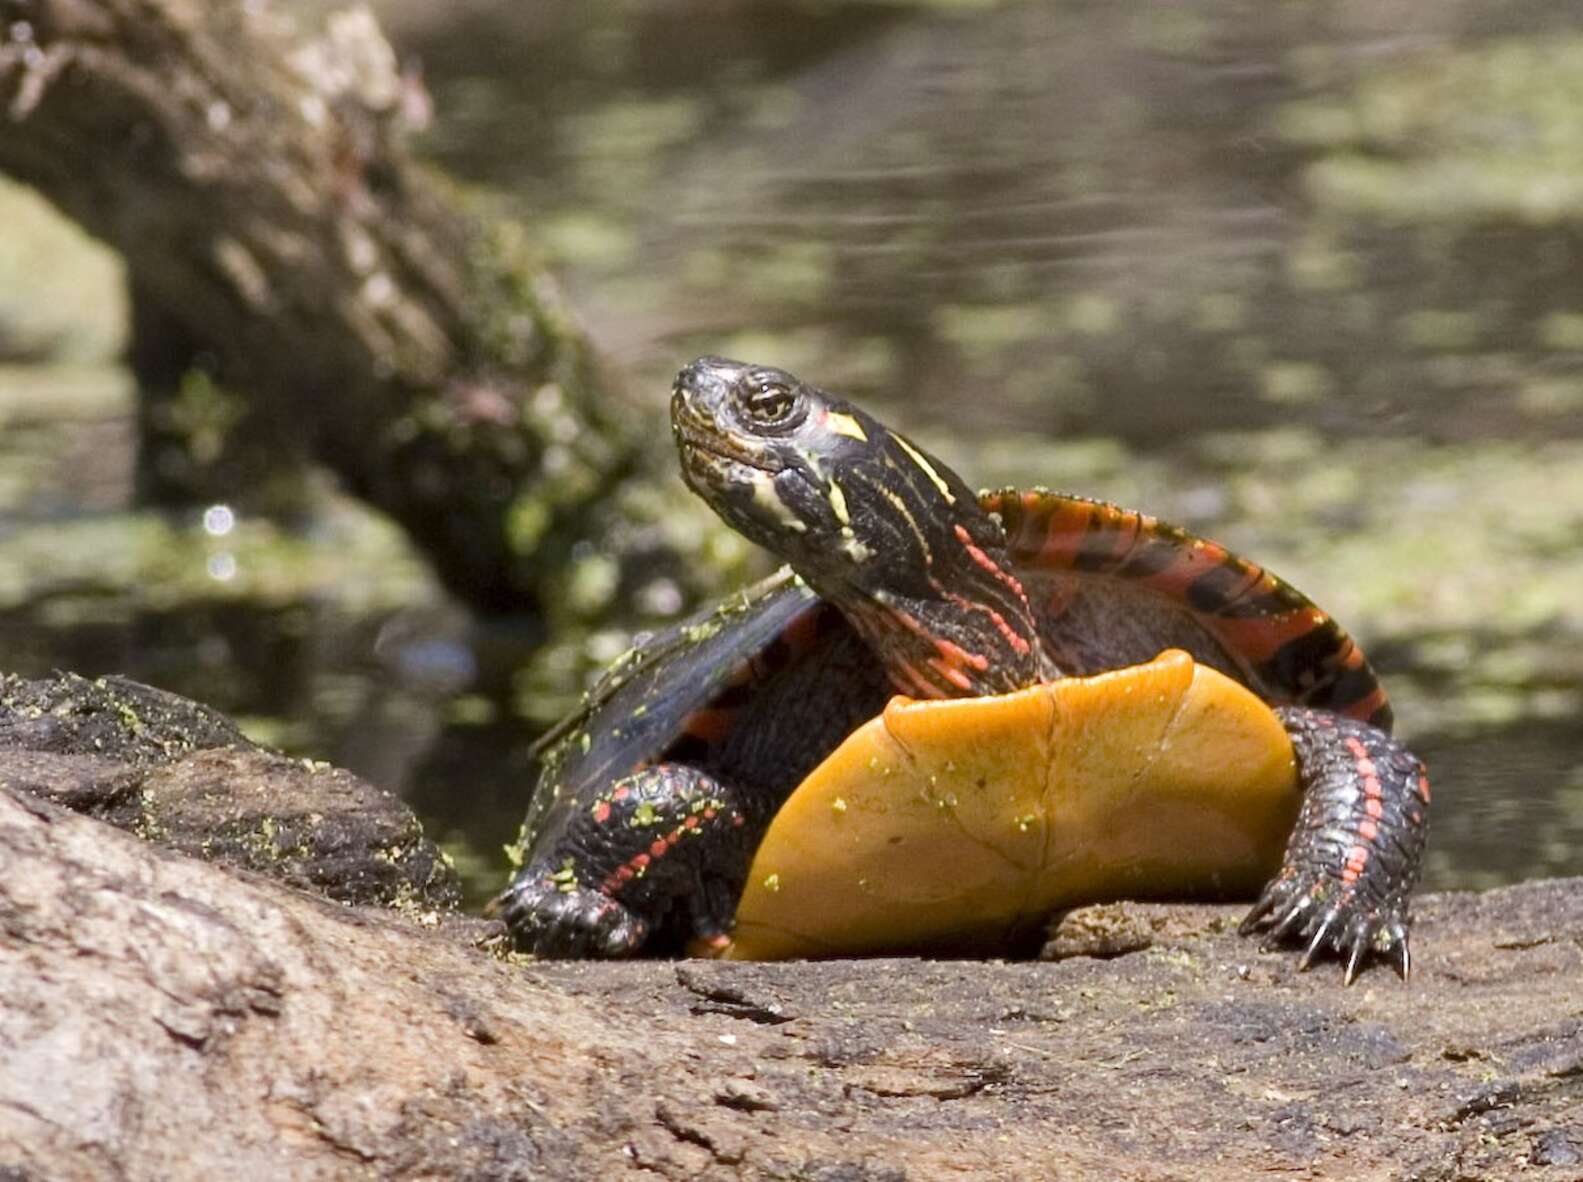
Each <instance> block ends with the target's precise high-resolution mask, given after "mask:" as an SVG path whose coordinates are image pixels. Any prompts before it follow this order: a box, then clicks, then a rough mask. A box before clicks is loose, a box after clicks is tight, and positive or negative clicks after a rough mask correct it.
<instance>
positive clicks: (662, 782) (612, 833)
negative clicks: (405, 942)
mask: <svg viewBox="0 0 1583 1182" xmlns="http://www.w3.org/2000/svg"><path fill="white" fill-rule="evenodd" d="M747 818H748V814H747V812H746V810H744V809H743V808H741V807H739V805H738V804H737V803H736V799H735V794H734V793H733V792H732V791H731V790H730V788H729V786H728V785H725V784H722V783H721V782H720V781H718V780H716V779H714V777H712V776H710V775H709V774H708V773H706V772H702V771H699V770H698V769H697V768H694V767H689V766H687V765H685V764H675V763H662V764H656V765H654V766H653V767H649V768H644V769H643V770H642V771H639V772H634V773H633V774H632V775H630V776H624V777H623V778H621V779H619V780H616V781H615V782H614V783H612V784H611V785H610V787H609V788H607V789H606V790H605V791H604V792H602V793H600V794H599V796H598V797H597V798H596V799H595V800H594V802H593V803H592V804H591V805H590V806H588V807H587V808H585V809H583V810H582V811H581V812H580V813H578V814H577V815H576V816H574V817H573V818H572V819H571V821H570V823H569V824H567V825H566V826H565V827H564V828H563V829H562V830H561V832H560V833H559V834H557V835H556V838H555V840H553V841H552V842H550V843H549V844H548V846H547V847H546V848H544V849H542V850H537V851H534V852H533V854H532V855H531V856H530V858H529V860H528V862H527V864H526V865H524V866H523V867H522V869H521V870H520V871H519V872H518V873H517V876H516V878H514V879H513V880H512V883H511V885H510V886H509V887H507V888H506V890H505V891H504V892H503V893H501V895H500V896H499V897H497V898H496V899H495V900H494V901H493V902H492V903H491V904H490V911H491V912H492V913H494V914H497V915H500V916H501V917H502V918H503V919H504V920H505V921H506V924H507V926H508V927H509V928H510V929H511V932H512V935H513V936H514V937H515V939H516V942H517V944H518V946H519V947H521V948H523V949H524V950H525V951H529V952H532V953H534V954H536V955H538V956H543V957H555V958H564V957H579V956H594V957H621V956H631V955H633V954H635V953H637V952H639V951H640V950H641V949H642V948H643V946H644V945H645V944H646V943H647V942H648V941H649V939H650V938H651V936H653V934H654V933H655V930H656V929H657V928H658V927H659V926H660V925H661V924H662V923H663V922H664V921H665V919H666V918H667V917H668V916H669V915H670V913H671V910H672V908H673V907H676V906H678V905H680V906H682V907H685V908H686V910H687V913H688V915H687V918H688V923H689V926H690V930H691V932H692V934H693V935H695V936H698V937H700V938H702V939H704V940H708V941H711V942H713V941H718V940H723V939H725V938H726V936H727V934H728V933H729V931H730V929H731V921H732V916H733V915H734V913H735V910H736V901H737V896H738V894H740V893H741V888H742V880H743V877H744V876H745V875H746V873H747V865H748V858H749V855H750V854H751V853H752V850H753V843H754V841H755V840H756V837H757V835H758V834H757V829H756V828H755V827H754V826H752V825H750V824H749V823H748V819H747Z"/></svg>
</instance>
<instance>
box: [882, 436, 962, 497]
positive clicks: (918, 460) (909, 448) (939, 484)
mask: <svg viewBox="0 0 1583 1182" xmlns="http://www.w3.org/2000/svg"><path fill="white" fill-rule="evenodd" d="M891 438H892V439H894V440H895V441H896V442H897V443H899V444H901V449H902V451H904V452H906V453H907V454H908V455H909V456H911V457H912V462H913V463H915V464H917V465H918V467H920V468H922V469H923V474H924V475H925V476H927V477H928V478H929V479H930V480H931V481H933V482H934V486H935V488H937V489H939V490H940V495H941V496H942V497H944V498H945V503H946V504H947V505H954V504H956V498H955V497H954V496H952V495H951V486H950V485H948V484H947V483H946V482H945V481H943V480H941V479H940V474H939V473H938V472H936V471H935V470H934V465H933V464H931V463H930V462H929V461H928V460H926V459H924V458H923V453H922V452H921V451H919V450H918V449H917V448H916V447H914V446H913V445H912V444H910V443H908V442H907V441H906V440H905V439H903V438H902V437H901V436H900V435H898V434H896V432H894V431H892V432H891Z"/></svg>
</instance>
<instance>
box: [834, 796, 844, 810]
mask: <svg viewBox="0 0 1583 1182" xmlns="http://www.w3.org/2000/svg"><path fill="white" fill-rule="evenodd" d="M830 809H831V811H832V812H837V813H844V812H846V800H845V799H844V798H842V797H840V796H838V797H836V798H835V799H834V800H832V801H831V802H830Z"/></svg>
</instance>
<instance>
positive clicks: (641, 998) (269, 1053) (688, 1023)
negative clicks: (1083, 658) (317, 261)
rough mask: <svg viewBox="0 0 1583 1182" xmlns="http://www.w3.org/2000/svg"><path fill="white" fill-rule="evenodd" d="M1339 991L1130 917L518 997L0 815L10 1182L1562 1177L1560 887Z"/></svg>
mask: <svg viewBox="0 0 1583 1182" xmlns="http://www.w3.org/2000/svg"><path fill="white" fill-rule="evenodd" d="M1419 911H1420V914H1421V920H1420V923H1419V929H1418V936H1417V941H1416V944H1415V948H1416V952H1417V963H1418V971H1417V972H1416V974H1415V977H1414V979H1413V982H1412V983H1411V984H1410V985H1406V986H1404V985H1403V984H1401V983H1400V982H1398V981H1397V980H1396V979H1395V978H1394V977H1392V976H1390V975H1389V974H1388V973H1385V972H1382V971H1374V972H1371V973H1369V974H1368V975H1366V977H1365V978H1364V980H1363V981H1362V982H1361V983H1359V984H1358V985H1355V986H1354V987H1353V988H1351V989H1343V988H1342V987H1341V984H1340V975H1339V972H1337V971H1334V970H1333V966H1332V969H1331V970H1328V971H1315V972H1312V973H1309V974H1306V975H1298V974H1296V973H1294V972H1293V971H1292V958H1291V957H1289V956H1260V955H1258V954H1256V953H1255V952H1254V951H1253V950H1252V948H1251V947H1250V945H1248V944H1247V943H1246V942H1243V941H1240V940H1238V939H1237V938H1236V937H1235V936H1233V935H1231V934H1229V931H1227V930H1223V929H1226V928H1228V927H1229V921H1230V917H1231V912H1230V911H1229V910H1228V909H1223V908H1213V907H1193V908H1187V907H1178V908H1140V909H1137V915H1136V917H1135V919H1136V924H1140V925H1142V926H1143V927H1145V928H1147V929H1148V933H1149V936H1148V940H1147V941H1145V942H1147V943H1149V947H1147V948H1146V949H1145V950H1144V951H1141V952H1136V953H1133V954H1130V955H1122V956H1118V957H1115V958H1113V959H1108V960H1096V959H1091V958H1077V959H1070V960H1065V961H1062V962H1059V963H1042V964H1040V963H1033V964H997V963H975V962H919V961H870V962H836V963H828V964H778V965H753V964H742V965H737V964H714V963H701V962H684V963H665V962H647V963H636V964H621V965H602V964H573V965H531V966H525V967H524V966H517V965H512V964H509V963H504V962H502V961H500V960H498V959H496V958H494V957H492V956H490V955H488V954H487V953H486V952H484V951H480V950H479V949H477V948H475V947H473V946H472V941H473V940H474V939H476V936H477V934H478V933H479V932H480V931H487V930H488V928H487V926H486V925H482V924H467V923H466V922H465V921H451V922H450V923H448V924H442V925H440V926H439V928H438V930H435V929H431V928H426V927H424V926H422V925H421V924H418V923H414V922H412V921H409V920H407V919H404V918H401V917H399V916H396V915H393V914H391V913H389V912H381V911H374V910H369V909H354V908H349V907H347V906H344V905H340V904H334V903H330V902H327V901H324V900H322V899H319V898H317V897H314V896H313V895H310V894H308V893H305V892H301V891H296V890H293V889H291V888H288V887H285V886H282V885H278V884H276V883H274V882H272V881H269V880H266V879H263V878H260V877H257V876H247V877H239V876H238V875H236V874H235V873H233V872H231V871H228V870H226V869H224V868H222V867H219V866H216V865H210V864H205V863H201V862H199V861H196V860H194V859H192V858H189V857H187V856H184V855H181V854H178V853H175V852H172V851H169V850H166V849H161V848H158V847H156V846H153V845H150V844H148V843H145V842H142V841H140V840H138V839H137V838H135V837H133V836H131V835H129V834H126V833H123V832H120V831H118V830H116V829H114V828H111V827H110V826H108V825H106V824H104V823H102V822H100V821H97V820H94V819H92V818H89V817H84V816H80V815H75V814H72V813H69V812H66V811H65V810H63V809H61V808H59V807H57V806H55V805H53V804H51V803H49V802H47V801H44V800H41V799H38V798H36V797H33V796H30V795H27V794H24V793H20V792H17V791H14V790H12V789H0V996H3V997H4V998H5V1004H4V1005H3V1006H0V1177H6V1178H38V1179H42V1178H51V1179H77V1178H81V1179H88V1178H101V1177H105V1176H109V1175H111V1174H114V1175H116V1176H121V1177H126V1178H134V1179H135V1178H212V1177H217V1176H226V1175H229V1176H233V1177H287V1176H289V1177H293V1178H366V1177H394V1178H416V1177H477V1178H533V1177H553V1178H596V1177H597V1178H611V1177H639V1176H652V1175H654V1174H658V1175H661V1176H666V1177H674V1178H694V1177H702V1178H711V1177H713V1178H735V1177H742V1178H814V1179H821V1178H822V1179H827V1180H830V1182H834V1180H835V1179H881V1178H886V1179H900V1178H936V1177H946V1176H949V1177H982V1178H1005V1177H1053V1176H1074V1175H1081V1173H1082V1172H1083V1171H1088V1172H1089V1173H1090V1174H1091V1175H1092V1176H1096V1177H1106V1178H1121V1179H1156V1178H1161V1177H1166V1176H1169V1177H1172V1178H1228V1177H1255V1176H1257V1177H1269V1176H1271V1174H1272V1172H1273V1173H1274V1174H1275V1175H1286V1174H1289V1175H1293V1176H1299V1177H1321V1178H1329V1177H1334V1178H1375V1177H1378V1178H1385V1177H1390V1178H1399V1177H1415V1178H1423V1179H1432V1178H1445V1179H1451V1178H1459V1177H1506V1176H1511V1175H1512V1174H1514V1173H1516V1172H1517V1171H1519V1170H1526V1172H1525V1174H1524V1176H1525V1177H1532V1178H1575V1177H1577V1176H1578V1175H1579V1172H1580V1169H1583V1166H1580V1164H1579V1163H1580V1161H1583V1116H1580V1109H1583V1105H1580V1089H1583V1082H1580V1081H1583V881H1577V880H1572V881H1558V882H1549V883H1535V884H1530V885H1526V886H1522V887H1516V888H1511V889H1508V890H1503V891H1495V892H1490V893H1488V894H1484V895H1448V896H1438V897H1430V898H1427V899H1425V900H1423V901H1422V903H1421V905H1420V908H1419Z"/></svg>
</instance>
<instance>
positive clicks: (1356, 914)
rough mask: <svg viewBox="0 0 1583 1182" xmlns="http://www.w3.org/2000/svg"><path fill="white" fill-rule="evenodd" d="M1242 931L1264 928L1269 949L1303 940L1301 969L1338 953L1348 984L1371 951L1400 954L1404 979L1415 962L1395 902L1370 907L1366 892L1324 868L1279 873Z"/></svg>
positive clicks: (1396, 958)
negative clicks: (1338, 883) (1330, 875)
mask: <svg viewBox="0 0 1583 1182" xmlns="http://www.w3.org/2000/svg"><path fill="white" fill-rule="evenodd" d="M1238 931H1239V932H1241V933H1242V934H1244V935H1248V934H1251V933H1253V932H1258V931H1263V932H1264V940H1263V941H1262V943H1261V945H1260V950H1261V951H1265V952H1269V951H1272V950H1274V949H1277V948H1280V947H1282V946H1284V945H1288V944H1291V943H1300V944H1301V945H1302V954H1301V956H1300V957H1299V958H1298V961H1297V970H1298V972H1307V971H1308V969H1309V967H1310V966H1311V965H1313V964H1314V963H1315V962H1316V961H1317V960H1319V959H1320V958H1321V957H1322V956H1323V955H1324V954H1325V953H1327V952H1334V953H1335V954H1336V955H1337V956H1338V957H1341V958H1342V959H1343V960H1344V962H1345V963H1344V976H1343V979H1344V982H1345V984H1347V985H1350V984H1352V982H1353V981H1355V980H1356V979H1357V977H1358V973H1359V971H1360V970H1361V969H1362V968H1363V966H1364V965H1365V963H1366V962H1367V961H1368V959H1369V954H1370V952H1371V951H1373V952H1379V953H1381V954H1382V955H1384V956H1387V957H1390V956H1392V954H1394V964H1393V967H1395V968H1396V971H1397V974H1398V975H1399V976H1401V978H1402V979H1403V980H1406V979H1407V974H1408V971H1409V968H1410V964H1411V961H1410V958H1409V955H1408V950H1407V924H1406V922H1405V919H1404V918H1403V916H1402V915H1401V914H1400V912H1399V911H1398V910H1397V908H1396V907H1394V906H1392V905H1390V904H1387V905H1385V906H1383V907H1379V906H1375V907H1370V906H1369V903H1368V901H1367V900H1366V899H1364V898H1363V897H1361V894H1360V892H1358V891H1356V890H1350V889H1347V888H1345V887H1342V888H1340V889H1338V888H1337V886H1336V885H1335V884H1334V883H1333V882H1331V881H1330V880H1329V879H1328V878H1327V877H1326V876H1325V875H1324V874H1322V873H1314V874H1304V873H1302V872H1298V873H1295V874H1282V875H1280V876H1278V877H1277V878H1276V879H1275V880H1274V881H1273V882H1271V883H1270V885H1269V886H1268V887H1266V888H1265V891H1264V894H1263V895H1262V896H1261V897H1260V899H1259V901H1258V902H1257V903H1255V904H1254V905H1253V908H1252V910H1250V911H1249V912H1248V914H1247V916H1246V917H1245V918H1244V919H1243V921H1242V923H1241V925H1240V926H1239V928H1238Z"/></svg>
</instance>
